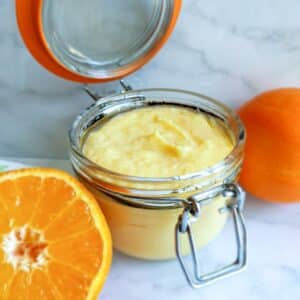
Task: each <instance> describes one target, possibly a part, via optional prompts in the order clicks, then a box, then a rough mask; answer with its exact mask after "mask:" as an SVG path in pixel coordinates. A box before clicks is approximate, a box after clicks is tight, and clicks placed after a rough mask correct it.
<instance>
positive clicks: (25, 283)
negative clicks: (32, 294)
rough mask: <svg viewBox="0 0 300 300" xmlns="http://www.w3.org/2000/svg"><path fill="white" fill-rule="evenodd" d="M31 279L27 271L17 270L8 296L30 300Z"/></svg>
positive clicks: (18, 299)
mask: <svg viewBox="0 0 300 300" xmlns="http://www.w3.org/2000/svg"><path fill="white" fill-rule="evenodd" d="M29 280H30V277H29V276H28V274H27V273H26V272H17V273H16V275H15V276H14V278H13V280H12V282H11V284H10V288H9V292H8V297H7V298H8V299H14V300H29V295H28V287H29Z"/></svg>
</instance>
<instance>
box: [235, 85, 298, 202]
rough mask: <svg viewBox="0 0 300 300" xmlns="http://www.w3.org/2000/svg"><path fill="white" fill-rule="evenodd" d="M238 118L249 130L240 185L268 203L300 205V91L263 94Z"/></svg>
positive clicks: (250, 102)
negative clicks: (297, 203)
mask: <svg viewBox="0 0 300 300" xmlns="http://www.w3.org/2000/svg"><path fill="white" fill-rule="evenodd" d="M239 115H240V117H241V119H242V121H243V122H244V125H245V127H246V130H247V142H246V147H245V161H244V165H243V168H242V173H241V177H240V183H241V185H242V186H243V187H244V188H245V189H246V190H247V191H248V192H249V193H251V194H253V195H254V196H256V197H257V198H260V199H263V200H266V201H269V202H279V203H294V202H300V151H299V147H300V117H299V116H300V89H298V88H281V89H276V90H271V91H268V92H265V93H262V94H260V95H258V96H256V97H255V98H253V99H252V100H250V101H249V102H247V103H246V104H245V105H243V106H242V107H241V108H240V109H239Z"/></svg>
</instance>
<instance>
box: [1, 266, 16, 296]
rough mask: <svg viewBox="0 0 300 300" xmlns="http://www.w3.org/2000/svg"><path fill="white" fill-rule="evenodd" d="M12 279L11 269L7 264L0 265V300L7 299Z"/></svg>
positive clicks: (12, 271)
mask: <svg viewBox="0 0 300 300" xmlns="http://www.w3.org/2000/svg"><path fill="white" fill-rule="evenodd" d="M13 278H14V270H13V267H12V266H11V265H9V264H5V263H0V295H1V297H2V298H0V299H7V295H8V292H9V290H10V285H11V281H12V279H13Z"/></svg>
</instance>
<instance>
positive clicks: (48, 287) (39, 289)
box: [28, 270, 63, 300]
mask: <svg viewBox="0 0 300 300" xmlns="http://www.w3.org/2000/svg"><path fill="white" fill-rule="evenodd" d="M28 294H29V295H30V297H31V299H43V300H63V299H62V296H61V295H60V294H59V293H58V291H57V290H56V289H55V287H54V285H53V284H52V283H51V282H50V281H49V278H48V277H47V275H46V274H45V273H44V272H43V271H40V270H35V271H34V272H33V273H32V276H31V282H30V286H29V287H28Z"/></svg>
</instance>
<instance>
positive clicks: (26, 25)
mask: <svg viewBox="0 0 300 300" xmlns="http://www.w3.org/2000/svg"><path fill="white" fill-rule="evenodd" d="M181 3H182V0H174V9H173V14H172V17H171V21H170V24H169V27H168V28H167V31H166V33H165V35H164V36H162V37H161V39H160V40H159V41H158V43H157V44H156V45H155V46H154V47H153V48H152V49H151V51H149V52H148V53H147V54H146V55H145V56H143V57H142V58H140V59H138V60H137V61H135V62H134V63H133V64H132V65H131V66H130V68H126V70H124V71H123V72H122V73H121V74H119V75H118V76H116V77H109V78H90V77H85V76H81V75H78V74H76V73H73V72H72V71H70V70H69V69H67V68H66V67H65V66H63V65H62V64H61V63H60V62H59V61H58V60H57V58H56V57H55V56H54V55H53V53H52V52H51V50H50V49H49V47H48V45H47V43H46V40H45V37H44V34H43V32H42V15H41V10H42V5H43V0H16V3H15V5H16V17H17V23H18V27H19V31H20V33H21V36H22V38H23V41H24V43H25V45H26V46H27V48H28V50H29V52H30V53H31V54H32V56H33V57H34V58H35V60H36V61H37V62H39V63H40V64H41V65H42V66H43V67H44V68H46V69H47V70H48V71H50V72H52V73H54V74H55V75H57V76H59V77H61V78H64V79H67V80H70V81H75V82H80V83H97V82H107V81H112V80H117V79H120V78H123V77H125V76H127V75H129V74H131V73H133V72H134V71H136V70H137V69H139V68H141V67H143V66H144V65H145V64H146V63H147V62H148V61H149V60H150V59H151V58H153V57H154V56H155V54H156V53H157V52H158V51H159V50H160V49H161V48H162V46H163V45H164V44H165V43H166V42H167V40H168V38H169V37H170V35H171V33H172V31H173V29H174V27H175V25H176V21H177V19H178V16H179V13H180V9H181Z"/></svg>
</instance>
